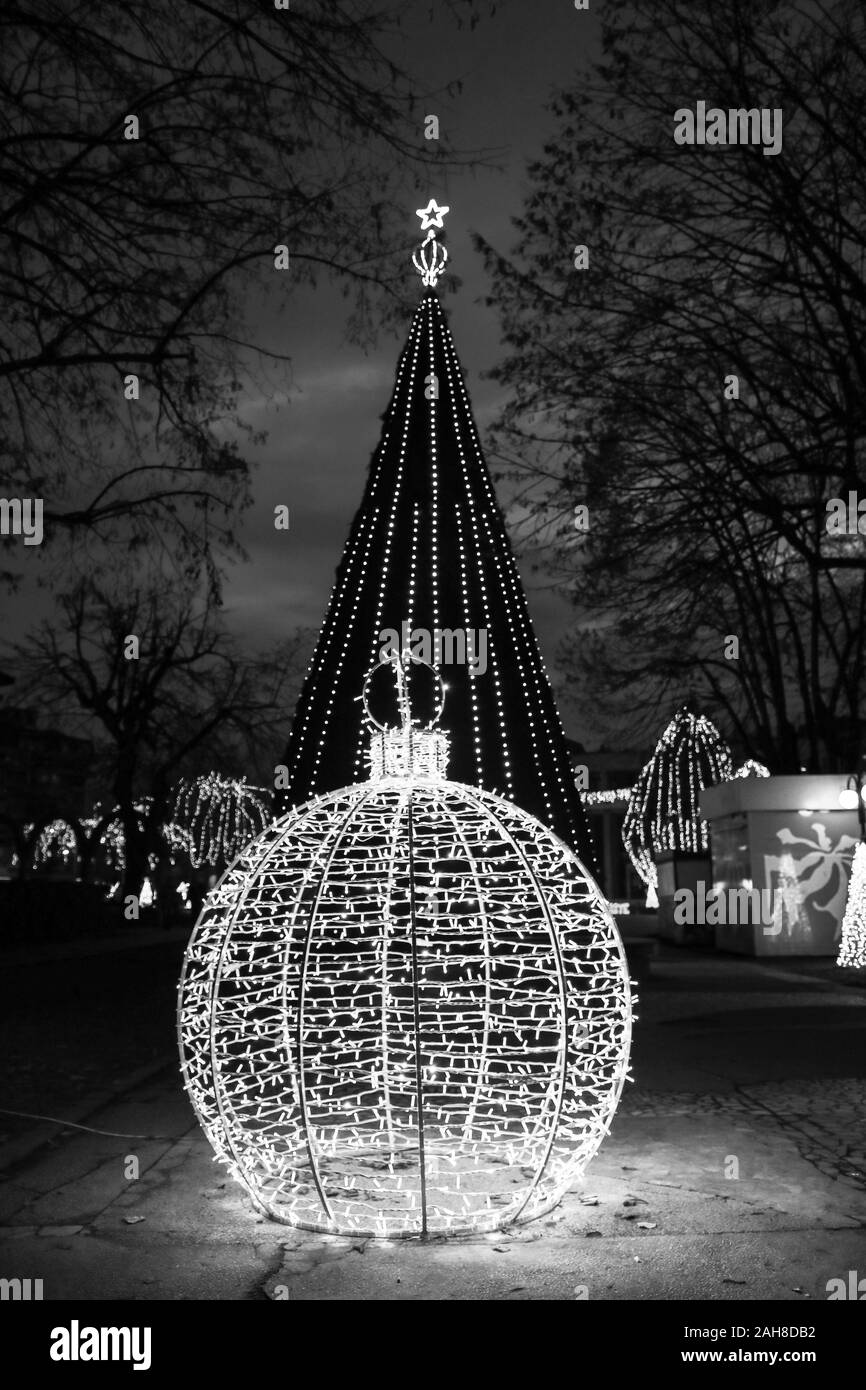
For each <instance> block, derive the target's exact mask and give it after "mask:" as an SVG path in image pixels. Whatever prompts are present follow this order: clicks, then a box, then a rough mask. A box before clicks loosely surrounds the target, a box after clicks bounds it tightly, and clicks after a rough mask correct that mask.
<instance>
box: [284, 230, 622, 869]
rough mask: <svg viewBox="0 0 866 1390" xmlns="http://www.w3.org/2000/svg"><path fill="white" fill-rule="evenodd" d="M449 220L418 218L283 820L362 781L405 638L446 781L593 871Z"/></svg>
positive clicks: (300, 710)
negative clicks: (485, 413) (448, 274)
mask: <svg viewBox="0 0 866 1390" xmlns="http://www.w3.org/2000/svg"><path fill="white" fill-rule="evenodd" d="M434 209H435V210H434ZM444 211H447V209H444V210H443V209H436V207H435V204H433V203H431V205H430V207H429V208H428V209H425V210H424V211H423V213H419V216H421V219H422V231H427V232H428V235H427V240H426V241H425V243H424V244H423V246H422V247H421V248H420V253H417V252H416V255H415V264H416V267H417V268H418V270H419V272H421V274H422V280H423V282H424V284H425V286H426V289H425V292H424V295H423V298H422V300H421V302H420V304H419V306H418V309H417V310H416V312H415V316H414V318H413V320H412V326H411V328H410V330H409V338H408V341H407V343H406V347H405V348H404V350H403V353H402V355H401V357H400V361H399V364H398V367H397V377H396V382H395V386H394V391H393V395H392V397H391V403H390V406H389V408H388V412H387V414H386V416H385V425H384V429H383V432H382V438H381V441H380V443H379V446H378V448H377V450H376V452H375V453H374V455H373V459H372V462H371V466H370V472H369V476H368V479H367V486H366V489H365V492H364V496H363V500H362V502H361V506H360V508H359V510H358V512H357V515H356V516H355V520H354V522H353V524H352V528H351V531H350V534H349V539H348V542H347V544H346V548H345V551H344V553H343V558H342V560H341V562H340V566H339V568H338V570H337V576H336V582H335V584H334V588H333V590H332V593H331V599H330V603H329V606H328V611H327V614H326V617H325V621H324V625H323V627H322V632H321V635H320V637H319V642H318V645H317V647H316V651H315V655H314V657H313V660H312V662H311V665H310V669H309V671H308V673H307V677H306V681H305V683H304V687H303V690H302V692H301V696H300V699H299V702H298V707H297V711H296V714H295V719H294V724H293V727H292V732H291V736H290V739H289V746H288V749H287V752H286V758H285V762H286V767H287V769H288V775H287V782H288V785H287V788H286V789H285V790H283V791H282V799H281V806H280V809H281V810H288V809H289V808H290V807H291V806H294V805H297V804H299V803H300V802H302V801H305V800H307V799H308V798H309V797H311V796H313V795H316V794H319V793H322V792H328V791H332V790H334V789H336V788H338V787H342V786H346V785H348V784H350V783H352V782H356V781H358V780H359V779H360V778H361V777H362V776H363V775H364V750H365V747H366V738H365V723H364V719H363V714H362V706H361V704H360V702H359V700H358V696H359V693H360V691H361V687H362V685H363V682H364V677H365V675H366V673H367V672H368V671H369V670H370V668H371V666H373V665H374V664H375V662H376V661H377V659H379V657H380V655H381V654H382V652H383V648H384V647H386V646H387V645H388V644H389V642H390V643H391V645H392V647H393V646H394V645H395V639H397V643H398V644H399V645H400V646H403V645H405V643H406V639H407V637H408V638H409V645H410V649H411V650H413V651H414V653H415V655H418V656H421V657H428V654H432V657H433V660H434V661H436V660H437V657H438V665H439V670H440V672H441V674H442V676H443V678H444V680H445V682H446V685H447V690H448V695H447V700H446V704H445V713H444V716H443V719H442V726H443V727H445V728H447V731H448V734H449V737H450V740H451V760H450V767H451V776H452V777H453V778H454V779H455V780H459V781H463V782H468V783H469V784H471V785H474V786H479V787H484V788H486V789H487V790H488V791H493V792H498V793H500V794H501V795H503V796H505V797H508V798H510V799H511V800H513V801H515V802H516V803H517V804H518V805H519V806H521V807H523V808H524V809H525V810H527V811H529V812H531V813H532V814H533V815H535V816H537V817H538V819H539V820H541V821H543V822H544V823H545V824H546V825H548V826H550V828H551V829H552V830H553V831H554V832H555V833H556V834H557V835H559V836H560V838H561V839H563V840H565V841H566V843H567V844H569V845H570V846H571V847H572V848H573V849H574V850H575V851H576V852H577V854H578V855H579V857H580V858H581V859H582V860H583V861H584V863H586V864H587V865H589V866H591V867H593V866H594V862H595V856H594V853H593V850H592V845H591V840H590V835H589V830H588V826H587V822H586V817H585V814H584V811H583V806H582V804H581V801H580V797H579V795H578V792H577V789H576V787H575V784H574V778H573V775H572V772H571V768H570V764H569V758H568V752H567V748H566V742H565V736H564V733H563V729H562V725H561V723H560V719H559V715H558V713H557V709H556V705H555V703H554V699H553V693H552V691H551V688H550V684H549V682H548V679H547V675H546V673H545V670H544V665H543V662H542V660H541V656H540V653H539V650H538V644H537V642H536V639H535V634H534V633H533V630H532V623H531V620H530V617H529V612H528V609H527V604H526V596H525V594H524V591H523V585H522V583H521V580H520V575H519V573H518V570H517V566H516V564H515V561H514V556H513V554H512V551H511V546H510V544H509V540H508V536H507V533H506V529H505V523H504V520H503V516H502V513H501V511H500V508H499V505H498V503H497V501H496V496H495V493H494V491H493V486H492V483H491V480H490V475H489V473H488V471H487V466H486V464H485V461H484V457H483V455H482V452H481V443H480V440H479V437H478V431H477V429H476V426H475V421H474V419H473V417H472V408H471V405H470V402H469V397H468V395H467V392H466V388H465V386H464V384H463V372H462V369H461V366H460V363H459V361H458V358H457V354H456V352H455V350H454V344H453V341H452V338H451V333H450V331H449V328H448V324H447V321H446V318H445V315H444V313H443V311H442V308H441V305H440V303H439V299H438V296H437V294H436V290H435V284H436V281H437V279H438V276H439V275H440V274H441V271H442V269H443V267H444V259H445V257H446V253H445V251H444V248H443V247H442V246H441V245H440V243H439V242H438V241H437V240H436V236H435V229H436V228H437V227H441V226H442V215H443V212H444ZM389 633H390V634H392V635H391V636H389ZM437 633H438V634H440V636H439V638H438V641H437V636H436V634H437ZM424 634H429V636H427V637H426V639H425V636H424ZM467 658H468V659H467ZM414 670H415V676H414V679H413V686H414V687H416V688H414V689H413V691H412V701H413V709H417V708H421V709H422V712H423V704H424V697H425V689H424V676H425V674H427V673H425V672H423V671H422V670H421V669H420V668H418V667H415V668H414ZM430 713H432V710H431V711H430Z"/></svg>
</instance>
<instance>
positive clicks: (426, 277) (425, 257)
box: [412, 198, 451, 286]
mask: <svg viewBox="0 0 866 1390" xmlns="http://www.w3.org/2000/svg"><path fill="white" fill-rule="evenodd" d="M450 211H451V209H450V208H449V207H447V206H444V205H443V206H442V207H440V206H439V204H438V203H437V202H436V200H435V198H431V199H430V201H429V203H428V204H427V206H426V208H417V209H416V211H415V216H416V217H420V219H421V231H422V232H426V233H427V235H426V237H425V238H424V240H423V241H422V243H421V245H420V246H419V247H418V250H417V251H413V252H412V264H413V265H414V267H415V269H416V270H417V272H418V274H419V275H420V276H421V283H422V284H423V285H431V286H435V285H436V283H437V281H438V279H439V276H440V275H442V274H443V273H444V271H445V266H446V263H447V260H448V251H447V249H446V248H445V247H444V246H442V245H441V244H440V242H438V241H437V240H436V230H437V228H438V229H439V230H440V231H441V230H443V229H444V225H445V224H444V222H443V220H442V219H443V218H444V217H445V214H446V213H448V212H450Z"/></svg>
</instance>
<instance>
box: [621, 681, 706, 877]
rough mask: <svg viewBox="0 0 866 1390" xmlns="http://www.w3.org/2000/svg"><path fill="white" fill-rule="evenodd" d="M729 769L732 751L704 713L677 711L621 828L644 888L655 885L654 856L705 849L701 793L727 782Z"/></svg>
mask: <svg viewBox="0 0 866 1390" xmlns="http://www.w3.org/2000/svg"><path fill="white" fill-rule="evenodd" d="M732 771H733V766H732V763H731V754H730V750H729V748H728V746H727V744H726V743H725V742H724V741H723V739H722V737H721V735H720V733H719V731H718V729H717V728H716V726H715V725H714V724H713V723H712V722H711V721H710V720H709V719H707V718H706V716H705V715H702V714H701V715H695V714H692V713H691V711H690V710H688V709H686V708H683V709H681V710H679V711H678V713H677V714H676V715H675V716H674V718H673V719H672V720H671V722H670V723H669V724H668V726H667V728H666V729H665V731H664V733H663V734H662V736H661V738H660V739H659V741H658V743H657V744H656V748H655V752H654V753H653V755H652V757H651V758H650V760H649V762H647V763H646V764H645V765H644V767H643V768H642V769H641V772H640V775H639V777H638V779H637V781H636V782H635V784H634V787H633V788H632V792H631V796H630V797H629V804H628V810H627V811H626V814H625V820H624V821H623V826H622V840H623V844H624V845H625V848H626V852H627V853H628V856H629V858H630V859H631V862H632V863H633V864H634V867H635V870H636V871H637V873H638V875H639V876H640V878H641V879H642V880H643V882H644V884H645V885H646V887H647V889H650V890H653V891H654V890H656V889H657V887H658V873H657V870H656V864H655V860H656V856H657V855H659V854H664V853H665V852H670V851H674V852H679V853H685V854H698V853H701V852H705V851H706V850H707V849H708V848H709V828H708V826H707V822H706V821H705V820H702V819H701V816H700V811H699V798H700V794H701V792H702V791H703V789H704V787H710V786H714V785H715V784H716V783H718V782H726V781H728V780H729V779H730V777H731V773H732Z"/></svg>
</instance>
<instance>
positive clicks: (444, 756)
mask: <svg viewBox="0 0 866 1390" xmlns="http://www.w3.org/2000/svg"><path fill="white" fill-rule="evenodd" d="M413 663H414V664H415V665H419V666H427V665H428V663H427V662H426V661H421V660H420V659H419V658H418V657H416V656H413V655H412V654H411V652H410V651H409V650H408V648H405V649H404V650H403V651H402V652H399V653H394V654H392V655H391V656H389V657H388V658H387V659H385V660H383V661H380V662H378V664H377V665H376V666H374V667H373V668H372V670H371V671H369V672H368V673H367V676H366V679H365V681H364V687H363V690H362V692H361V694H360V696H359V697H358V698H359V699H360V700H362V701H363V705H364V713H365V715H366V718H367V722H368V724H369V725H370V747H369V750H368V752H367V759H368V762H369V768H370V778H371V780H372V781H377V780H379V779H380V778H383V777H384V778H387V777H412V778H416V779H420V780H422V781H427V780H430V779H432V780H434V781H439V780H440V779H441V778H443V777H444V776H445V774H446V771H447V768H448V750H449V740H448V735H447V734H445V733H444V732H443V731H442V730H441V729H436V728H434V727H433V726H434V724H436V723H437V722H438V720H439V716H440V715H441V713H442V710H443V707H444V705H445V685H444V683H443V681H442V677H441V676H440V675H439V672H438V671H436V669H435V667H432V666H431V667H430V669H431V670H432V671H433V673H434V675H435V676H436V677H437V679H438V681H439V687H440V688H439V703H438V708H437V710H436V713H435V715H434V716H433V718H432V719H431V720H430V723H429V724H428V725H427V727H426V728H423V729H422V728H419V727H418V725H417V723H416V721H415V720H414V719H413V718H412V708H411V704H410V700H409V683H408V680H407V670H408V668H409V666H410V665H411V664H413ZM382 666H392V667H393V669H394V677H395V681H396V685H397V707H398V709H399V712H400V724H399V726H398V727H397V728H394V727H393V726H391V727H389V726H388V725H387V724H381V723H380V722H379V720H378V719H376V718H375V716H374V715H373V714H372V713H371V710H370V705H369V702H368V695H369V688H370V681H371V680H372V678H373V676H374V675H375V674H376V672H377V671H378V670H379V669H380V668H381V667H382Z"/></svg>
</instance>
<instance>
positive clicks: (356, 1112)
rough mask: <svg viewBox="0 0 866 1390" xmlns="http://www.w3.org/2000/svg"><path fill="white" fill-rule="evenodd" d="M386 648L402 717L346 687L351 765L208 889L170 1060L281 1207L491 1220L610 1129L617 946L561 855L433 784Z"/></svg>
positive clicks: (514, 812) (441, 763) (400, 1231)
mask: <svg viewBox="0 0 866 1390" xmlns="http://www.w3.org/2000/svg"><path fill="white" fill-rule="evenodd" d="M385 664H388V663H385ZM393 666H394V668H395V669H396V673H397V680H398V692H399V700H398V704H399V709H400V716H401V720H400V724H399V726H398V727H393V728H389V727H386V726H384V725H381V724H378V723H377V722H376V721H374V720H372V717H371V716H370V714H369V708H368V706H367V700H366V694H367V690H368V687H369V683H370V677H369V676H368V678H367V682H366V684H365V688H364V708H365V710H366V711H367V717H368V722H369V724H370V725H372V726H373V727H372V733H371V738H370V748H369V753H368V761H369V768H370V775H369V780H368V781H366V782H362V783H360V784H358V785H356V786H351V787H346V788H343V789H341V790H339V791H334V792H330V793H327V794H325V795H322V796H319V797H316V798H314V799H313V800H311V801H309V802H307V803H306V804H305V805H303V806H300V807H297V808H296V809H294V810H292V811H291V812H289V813H288V814H287V815H284V816H283V817H281V818H280V819H278V820H277V821H275V822H274V823H273V824H272V825H271V826H270V827H268V829H267V830H265V831H264V832H263V833H262V834H261V835H259V836H258V838H257V839H256V840H254V841H253V842H252V844H250V845H248V846H247V848H246V849H245V850H244V851H243V853H242V854H241V855H240V856H239V858H238V859H237V860H236V861H235V862H234V864H233V865H232V866H231V868H230V869H229V870H228V872H227V873H226V874H225V875H224V877H223V879H222V880H221V882H220V883H219V885H218V886H217V888H216V889H215V890H214V891H213V893H212V894H211V895H210V897H209V898H208V900H207V903H206V905H205V907H204V910H203V911H202V914H201V917H200V919H199V921H198V923H197V925H196V927H195V930H194V932H193V935H192V938H191V940H190V944H189V947H188V949H187V953H186V959H185V964H184V971H183V976H182V979H181V985H180V998H179V1031H180V1042H181V1056H182V1063H183V1066H182V1070H183V1073H184V1080H185V1085H186V1089H187V1091H188V1093H189V1095H190V1098H191V1100H192V1103H193V1105H194V1107H195V1109H196V1111H197V1113H198V1116H199V1119H200V1121H201V1124H202V1126H203V1128H204V1130H205V1132H206V1134H207V1136H208V1138H209V1140H210V1142H211V1144H212V1146H213V1148H214V1150H215V1152H216V1155H217V1157H218V1158H220V1159H222V1160H224V1161H225V1162H226V1163H227V1164H228V1165H229V1168H230V1170H231V1171H232V1173H233V1174H234V1175H235V1177H237V1178H238V1179H239V1180H240V1181H241V1182H242V1183H244V1184H245V1185H246V1187H247V1188H248V1189H249V1191H250V1193H251V1194H252V1197H253V1200H254V1202H255V1204H256V1206H257V1207H258V1208H259V1209H260V1210H262V1211H264V1212H265V1213H266V1214H267V1215H269V1216H271V1217H273V1218H275V1219H276V1220H278V1221H283V1222H286V1223H288V1224H290V1225H295V1226H302V1227H306V1228H308V1229H312V1230H320V1231H328V1232H333V1233H338V1232H340V1233H352V1234H361V1233H363V1234H367V1235H373V1236H411V1235H426V1234H428V1233H430V1234H434V1233H440V1234H449V1233H451V1234H455V1233H458V1232H461V1231H479V1230H482V1231H483V1230H492V1229H495V1228H496V1227H499V1226H501V1225H503V1224H505V1223H507V1222H512V1221H527V1220H530V1219H531V1218H534V1217H537V1216H540V1215H541V1214H542V1213H544V1212H546V1211H548V1210H549V1209H550V1208H551V1207H552V1206H553V1205H554V1204H555V1203H556V1202H558V1201H559V1199H560V1198H561V1197H562V1195H563V1193H564V1192H565V1191H566V1189H567V1188H568V1187H569V1186H570V1184H571V1183H573V1182H574V1181H575V1179H576V1178H578V1177H579V1176H580V1174H581V1172H582V1171H583V1169H584V1167H585V1165H586V1164H587V1162H588V1161H589V1160H590V1159H591V1158H592V1156H593V1154H594V1153H595V1152H596V1150H597V1148H598V1146H599V1144H600V1143H601V1141H602V1139H603V1137H604V1135H605V1133H606V1132H607V1129H608V1127H609V1125H610V1122H611V1119H612V1117H613V1114H614V1111H615V1109H616V1105H617V1101H618V1099H619V1095H620V1092H621V1090H622V1086H623V1082H624V1080H625V1078H626V1071H627V1064H628V1050H629V1040H630V1031H631V1003H630V994H629V980H628V974H627V969H626V962H625V957H624V954H623V949H622V945H621V942H620V939H619V936H618V934H617V931H616V927H615V926H614V923H613V919H612V917H611V915H610V913H609V911H608V908H607V905H606V903H605V901H604V899H603V897H602V895H601V893H600V891H599V889H598V888H597V886H596V884H595V883H594V881H593V880H592V879H591V878H590V876H589V875H588V874H587V872H586V871H585V869H584V868H583V867H582V866H581V864H580V862H579V861H578V859H577V858H576V856H575V855H574V854H573V852H572V851H571V850H570V849H568V848H567V846H566V845H565V844H564V843H563V842H562V841H561V840H559V839H558V838H557V837H556V836H555V835H554V834H553V832H552V831H550V830H549V829H547V828H546V827H545V826H543V825H542V824H541V823H540V822H539V821H537V820H536V819H535V818H534V817H532V816H530V815H528V814H527V813H526V812H525V811H522V810H521V809H519V808H518V807H517V806H515V805H514V803H513V802H510V801H508V800H506V799H505V798H504V797H501V796H497V795H494V794H493V793H491V792H487V791H485V790H483V789H481V788H478V787H472V786H468V785H465V784H463V783H459V782H451V781H449V780H447V777H446V762H447V755H448V741H447V738H446V735H445V734H444V733H443V732H441V731H440V730H438V729H436V728H434V727H433V726H432V725H433V723H435V718H434V720H433V721H431V723H430V724H428V726H427V727H425V728H419V727H418V726H417V724H416V723H415V721H414V720H413V719H412V716H411V711H410V708H409V697H408V693H407V678H406V670H407V661H406V654H404V656H403V657H402V658H401V657H395V658H394V659H393ZM439 708H440V709H441V702H440V705H439ZM436 718H438V715H437V716H436Z"/></svg>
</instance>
